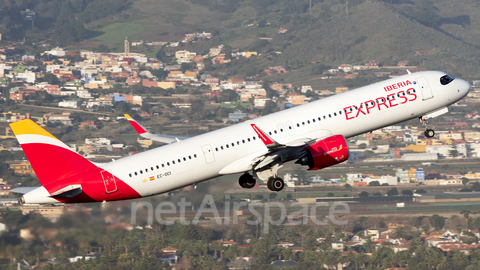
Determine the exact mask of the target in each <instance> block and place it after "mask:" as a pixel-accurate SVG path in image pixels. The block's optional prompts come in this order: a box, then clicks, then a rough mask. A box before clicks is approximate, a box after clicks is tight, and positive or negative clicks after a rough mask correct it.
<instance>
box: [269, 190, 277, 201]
mask: <svg viewBox="0 0 480 270" xmlns="http://www.w3.org/2000/svg"><path fill="white" fill-rule="evenodd" d="M268 197H269V198H270V201H273V200H275V198H276V197H277V193H273V192H272V193H270V194H268Z"/></svg>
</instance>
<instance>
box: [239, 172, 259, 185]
mask: <svg viewBox="0 0 480 270" xmlns="http://www.w3.org/2000/svg"><path fill="white" fill-rule="evenodd" d="M256 182H257V181H255V178H253V176H251V175H250V174H248V173H244V174H243V175H242V176H240V178H239V179H238V184H239V185H240V186H241V187H242V188H253V187H254V186H255V184H256Z"/></svg>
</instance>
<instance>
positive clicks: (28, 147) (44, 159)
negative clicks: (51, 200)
mask: <svg viewBox="0 0 480 270" xmlns="http://www.w3.org/2000/svg"><path fill="white" fill-rule="evenodd" d="M21 146H22V148H23V151H24V152H25V154H26V156H27V158H28V160H29V161H30V164H31V165H32V168H33V170H34V171H35V174H36V175H37V177H38V179H39V180H40V183H41V184H42V186H44V187H45V189H47V191H48V192H50V193H51V192H55V191H57V190H59V189H61V188H64V187H65V186H68V185H78V184H80V185H81V186H82V191H83V192H82V194H79V195H77V196H75V197H73V198H67V197H60V196H57V197H55V199H57V200H59V201H61V202H69V203H78V202H101V201H114V200H126V199H134V198H139V197H141V195H140V194H139V193H138V192H137V191H135V190H134V189H133V188H132V187H130V186H129V185H128V184H126V183H125V182H123V181H122V180H120V179H119V178H118V177H116V176H115V182H116V185H117V191H115V192H112V193H108V194H107V193H106V189H105V185H104V183H103V178H102V175H101V172H102V171H103V170H104V169H102V168H99V167H98V166H96V165H95V164H93V163H92V162H90V161H89V160H87V159H85V158H84V157H82V156H80V155H79V154H77V153H75V152H73V151H71V150H68V149H65V148H62V147H59V146H55V145H51V144H43V143H27V144H22V145H21ZM113 173H114V172H113Z"/></svg>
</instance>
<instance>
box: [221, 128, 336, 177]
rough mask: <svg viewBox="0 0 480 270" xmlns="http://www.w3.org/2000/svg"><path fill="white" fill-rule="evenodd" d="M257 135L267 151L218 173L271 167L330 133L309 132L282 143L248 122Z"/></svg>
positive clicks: (295, 156)
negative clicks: (302, 136)
mask: <svg viewBox="0 0 480 270" xmlns="http://www.w3.org/2000/svg"><path fill="white" fill-rule="evenodd" d="M250 126H251V127H252V128H253V130H254V131H255V133H257V135H258V137H259V138H260V140H262V142H263V143H264V144H265V147H266V148H267V149H268V151H267V152H266V153H264V154H261V155H258V153H256V154H253V155H249V156H246V157H244V158H241V159H239V160H237V161H235V162H233V163H231V164H229V165H227V166H226V167H224V168H223V169H222V170H220V174H232V173H240V172H245V171H248V170H251V169H253V170H255V171H258V170H262V169H264V168H268V167H271V166H272V165H273V164H276V163H283V162H286V161H289V160H295V159H298V158H300V157H302V156H303V155H304V154H305V151H304V149H305V148H307V147H308V146H310V145H311V144H313V143H315V142H317V141H318V140H321V139H324V138H326V137H328V136H329V135H331V134H321V133H318V134H314V133H312V134H310V135H309V136H306V137H304V138H297V139H295V140H293V141H289V142H285V143H284V144H282V143H279V142H277V141H276V140H275V139H273V138H272V137H271V136H269V135H268V134H267V133H266V132H264V131H263V130H262V129H261V128H260V127H258V126H256V125H255V124H250Z"/></svg>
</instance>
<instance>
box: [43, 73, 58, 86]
mask: <svg viewBox="0 0 480 270" xmlns="http://www.w3.org/2000/svg"><path fill="white" fill-rule="evenodd" d="M42 80H43V81H44V82H48V84H56V83H58V78H57V76H55V75H53V74H52V73H46V74H45V76H43V78H42Z"/></svg>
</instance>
